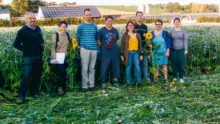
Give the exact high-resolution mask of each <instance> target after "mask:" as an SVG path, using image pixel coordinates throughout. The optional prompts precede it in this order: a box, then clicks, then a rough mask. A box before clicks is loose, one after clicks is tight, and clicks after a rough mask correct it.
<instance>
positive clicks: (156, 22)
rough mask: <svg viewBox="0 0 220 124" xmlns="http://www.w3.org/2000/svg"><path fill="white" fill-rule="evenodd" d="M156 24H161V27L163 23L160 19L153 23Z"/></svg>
mask: <svg viewBox="0 0 220 124" xmlns="http://www.w3.org/2000/svg"><path fill="white" fill-rule="evenodd" d="M157 22H159V23H161V24H162V25H163V21H162V20H161V19H157V20H156V21H155V24H156V23H157Z"/></svg>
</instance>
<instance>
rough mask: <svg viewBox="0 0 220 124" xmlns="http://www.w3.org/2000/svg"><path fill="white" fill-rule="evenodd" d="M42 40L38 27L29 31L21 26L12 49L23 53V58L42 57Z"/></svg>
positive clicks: (28, 28) (26, 27)
mask: <svg viewBox="0 0 220 124" xmlns="http://www.w3.org/2000/svg"><path fill="white" fill-rule="evenodd" d="M43 43H44V39H43V36H42V32H41V29H40V27H38V26H36V27H35V29H31V28H30V27H28V26H27V25H25V26H23V27H22V28H21V29H20V30H19V31H18V33H17V36H16V38H15V41H14V47H15V48H16V49H18V50H20V51H22V52H23V56H24V57H30V56H38V55H42V52H43Z"/></svg>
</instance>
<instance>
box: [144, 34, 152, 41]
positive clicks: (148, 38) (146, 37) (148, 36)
mask: <svg viewBox="0 0 220 124" xmlns="http://www.w3.org/2000/svg"><path fill="white" fill-rule="evenodd" d="M144 36H145V39H147V40H151V39H152V38H153V35H152V34H151V33H150V32H148V33H145V34H144Z"/></svg>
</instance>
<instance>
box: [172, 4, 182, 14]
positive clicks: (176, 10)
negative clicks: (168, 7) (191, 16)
mask: <svg viewBox="0 0 220 124" xmlns="http://www.w3.org/2000/svg"><path fill="white" fill-rule="evenodd" d="M180 10H181V6H180V4H179V3H178V2H175V3H174V4H173V12H179V11H180Z"/></svg>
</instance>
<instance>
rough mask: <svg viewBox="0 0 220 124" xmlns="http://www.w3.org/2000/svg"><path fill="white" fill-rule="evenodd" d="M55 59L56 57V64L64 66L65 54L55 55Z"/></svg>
mask: <svg viewBox="0 0 220 124" xmlns="http://www.w3.org/2000/svg"><path fill="white" fill-rule="evenodd" d="M55 57H56V61H57V62H58V64H64V60H65V53H56V55H55ZM51 63H53V61H52V60H51Z"/></svg>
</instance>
